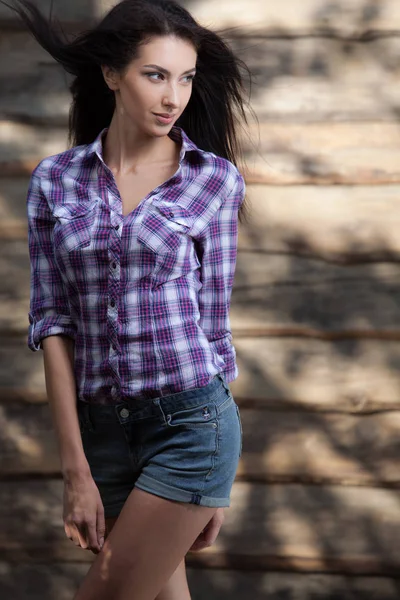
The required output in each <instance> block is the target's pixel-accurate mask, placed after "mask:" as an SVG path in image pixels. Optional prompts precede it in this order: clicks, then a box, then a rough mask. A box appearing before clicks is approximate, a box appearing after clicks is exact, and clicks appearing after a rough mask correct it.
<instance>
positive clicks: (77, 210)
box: [53, 200, 96, 220]
mask: <svg viewBox="0 0 400 600" xmlns="http://www.w3.org/2000/svg"><path fill="white" fill-rule="evenodd" d="M95 205H96V200H91V201H90V202H67V203H64V204H58V205H56V206H54V208H53V215H54V216H55V217H57V218H61V219H67V220H70V219H77V218H79V217H84V216H85V215H87V214H88V213H90V212H91V211H92V210H93V209H94V207H95Z"/></svg>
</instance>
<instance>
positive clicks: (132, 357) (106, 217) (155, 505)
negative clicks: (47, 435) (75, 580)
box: [13, 0, 246, 600]
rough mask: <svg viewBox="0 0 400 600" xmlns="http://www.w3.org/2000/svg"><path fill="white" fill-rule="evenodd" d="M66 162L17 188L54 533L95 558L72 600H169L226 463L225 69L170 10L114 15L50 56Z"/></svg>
mask: <svg viewBox="0 0 400 600" xmlns="http://www.w3.org/2000/svg"><path fill="white" fill-rule="evenodd" d="M13 8H14V10H16V11H17V13H18V14H19V16H20V17H21V18H22V19H23V20H24V21H25V23H26V25H27V26H28V27H29V29H30V30H31V31H32V32H33V34H34V35H35V37H36V39H37V40H38V41H39V43H40V44H41V45H42V46H43V47H44V48H45V49H46V50H47V51H48V52H49V53H50V54H51V55H52V56H53V57H54V58H55V59H56V60H57V61H59V62H60V63H61V64H62V65H63V67H64V68H65V69H66V70H67V71H68V72H69V73H71V74H72V75H73V76H74V79H73V81H72V84H71V91H72V95H73V102H72V107H71V112H70V122H69V126H70V127H69V131H70V148H69V149H68V150H67V151H65V152H62V153H60V154H58V155H56V156H51V157H48V158H45V159H44V160H43V161H41V162H40V164H39V165H38V166H37V167H36V168H35V170H34V172H33V174H32V178H31V182H30V187H29V192H28V199H27V214H28V225H29V252H30V260H31V304H30V311H29V323H30V325H29V337H28V345H29V347H30V348H31V350H33V351H38V350H39V349H43V353H44V369H45V377H46V388H47V394H48V398H49V403H50V407H51V412H52V418H53V421H54V426H55V430H56V434H57V439H58V443H59V451H60V457H61V466H62V474H63V478H64V514H63V519H64V528H65V532H66V535H67V536H68V538H69V539H71V540H72V541H74V543H75V544H76V545H78V546H81V547H82V548H87V549H90V550H91V551H92V552H94V553H95V554H96V558H95V560H94V562H93V564H92V565H91V568H90V569H89V571H88V574H87V576H86V578H85V579H84V581H83V583H82V585H81V587H80V589H79V591H78V592H77V595H76V596H75V599H76V600H89V599H96V600H102V599H104V600H114V599H115V600H117V599H118V600H128V599H132V598H135V600H154V598H157V599H158V600H167V599H168V600H186V599H189V598H190V594H189V590H188V587H187V581H186V572H185V555H186V553H187V552H188V551H189V550H192V551H193V550H200V549H202V548H204V547H206V546H209V545H211V544H212V543H213V541H214V540H215V538H216V537H217V534H218V531H219V528H220V526H221V524H222V521H223V509H224V507H226V506H229V504H230V499H229V498H230V491H231V487H232V484H233V481H234V478H235V473H236V469H237V464H238V460H239V457H240V454H241V440H242V431H241V424H240V415H239V410H238V407H237V405H236V403H235V401H234V399H233V397H232V394H231V392H230V389H229V385H228V384H229V382H231V381H232V380H234V379H235V378H236V377H237V375H238V369H237V365H236V360H235V349H234V346H233V345H232V337H231V331H230V323H229V314H228V311H229V304H230V297H231V289H232V284H233V277H234V270H235V263H236V250H237V226H238V217H239V216H240V219H242V217H243V214H244V209H245V203H244V195H245V184H244V180H243V177H242V175H241V174H240V172H239V170H238V169H237V166H236V164H237V162H236V161H237V156H238V148H239V145H238V141H237V134H236V127H237V124H238V123H239V118H240V119H242V120H243V121H244V122H245V121H246V117H245V113H244V108H243V106H244V101H243V85H242V78H241V74H240V67H241V66H244V67H245V65H244V64H243V63H242V62H241V61H239V60H238V59H237V58H236V57H235V56H234V55H233V53H232V51H231V50H230V49H229V48H228V47H227V45H226V44H225V43H224V42H223V41H222V39H221V38H220V37H219V36H218V35H217V34H216V33H213V32H212V31H210V30H207V29H205V28H203V27H201V26H199V25H198V24H197V23H196V22H195V20H194V19H193V18H192V17H191V16H190V14H189V13H188V12H187V11H186V10H185V9H184V8H182V7H181V6H179V5H178V4H176V3H175V2H173V1H170V0H151V1H149V0H124V1H123V2H121V3H120V4H118V5H117V6H115V7H114V8H113V9H112V10H111V11H110V12H109V13H108V14H107V15H106V16H105V18H104V19H103V20H102V21H101V23H100V24H98V25H97V26H95V27H94V28H93V29H91V30H89V31H86V32H84V33H83V34H81V35H79V36H78V37H76V38H75V39H74V40H73V41H68V40H66V39H64V38H61V37H60V35H59V34H58V33H57V32H56V31H55V30H54V29H53V28H52V26H51V23H48V22H47V20H46V19H44V17H43V16H42V15H41V13H40V12H38V10H37V9H36V8H35V7H34V5H32V4H30V3H29V2H26V1H25V0H18V1H16V2H15V5H14V7H13Z"/></svg>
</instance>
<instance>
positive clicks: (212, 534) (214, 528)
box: [202, 522, 221, 546]
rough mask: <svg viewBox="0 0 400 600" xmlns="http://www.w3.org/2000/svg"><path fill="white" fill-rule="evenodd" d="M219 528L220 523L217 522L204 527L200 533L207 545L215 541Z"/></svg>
mask: <svg viewBox="0 0 400 600" xmlns="http://www.w3.org/2000/svg"><path fill="white" fill-rule="evenodd" d="M220 529H221V523H219V522H211V523H209V525H208V526H207V527H206V528H205V530H204V533H203V534H202V537H203V539H204V541H205V542H206V543H207V544H208V545H210V546H211V544H213V543H214V542H215V540H216V539H217V537H218V534H219V531H220Z"/></svg>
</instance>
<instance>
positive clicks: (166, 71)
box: [143, 65, 196, 75]
mask: <svg viewBox="0 0 400 600" xmlns="http://www.w3.org/2000/svg"><path fill="white" fill-rule="evenodd" d="M143 66H144V67H152V68H153V69H157V70H158V71H160V72H161V73H164V74H165V75H171V73H170V72H169V71H168V70H167V69H164V67H160V66H159V65H143ZM195 70H196V67H193V68H192V69H188V70H187V71H184V72H183V73H182V75H186V73H191V72H192V71H195Z"/></svg>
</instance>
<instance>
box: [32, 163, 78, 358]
mask: <svg viewBox="0 0 400 600" xmlns="http://www.w3.org/2000/svg"><path fill="white" fill-rule="evenodd" d="M26 206H27V216H28V246H29V258H30V269H31V277H30V306H29V315H28V318H29V330H28V347H29V348H30V349H31V350H32V351H34V352H35V351H37V350H40V349H42V344H41V341H42V339H43V338H45V337H47V336H50V335H60V334H61V335H67V336H69V337H71V338H73V339H75V334H76V327H75V325H74V324H73V322H72V320H71V315H70V309H69V302H68V295H67V293H66V290H65V286H64V284H63V281H62V279H61V275H60V272H59V271H58V268H57V265H56V263H55V260H54V254H53V243H52V238H53V235H52V233H53V227H54V221H55V220H54V217H52V214H51V211H50V209H49V206H48V203H47V200H46V197H45V195H44V194H43V191H42V189H41V175H40V165H38V167H36V169H35V170H34V172H33V173H32V177H31V180H30V184H29V189H28V196H27V203H26Z"/></svg>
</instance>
